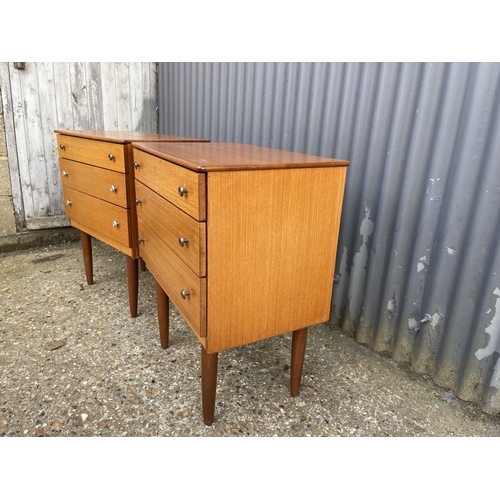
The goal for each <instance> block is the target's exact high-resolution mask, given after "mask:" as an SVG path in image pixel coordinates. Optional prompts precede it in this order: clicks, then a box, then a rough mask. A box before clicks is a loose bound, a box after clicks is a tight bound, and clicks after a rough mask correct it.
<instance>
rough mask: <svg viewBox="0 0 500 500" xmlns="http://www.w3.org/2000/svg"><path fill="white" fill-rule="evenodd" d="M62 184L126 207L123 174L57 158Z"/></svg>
mask: <svg viewBox="0 0 500 500" xmlns="http://www.w3.org/2000/svg"><path fill="white" fill-rule="evenodd" d="M59 167H60V171H61V179H62V184H63V186H66V187H69V188H72V189H76V190H77V191H81V192H83V193H87V194H90V195H91V196H95V197H97V198H100V199H101V200H104V201H109V202H110V203H114V204H115V205H119V206H121V207H124V208H127V207H128V196H127V184H126V178H125V174H122V173H120V172H113V171H112V170H107V169H105V168H99V167H92V166H90V165H86V164H85V163H79V162H76V161H72V160H66V159H65V158H61V159H60V160H59Z"/></svg>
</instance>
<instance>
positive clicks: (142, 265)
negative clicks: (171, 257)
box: [139, 258, 146, 272]
mask: <svg viewBox="0 0 500 500" xmlns="http://www.w3.org/2000/svg"><path fill="white" fill-rule="evenodd" d="M139 263H140V265H141V271H142V272H144V271H145V270H146V263H145V262H144V261H143V260H142V259H141V258H139Z"/></svg>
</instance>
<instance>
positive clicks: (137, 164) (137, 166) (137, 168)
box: [134, 161, 141, 170]
mask: <svg viewBox="0 0 500 500" xmlns="http://www.w3.org/2000/svg"><path fill="white" fill-rule="evenodd" d="M134 168H135V169H136V170H139V169H140V168H141V165H140V164H139V163H137V162H136V161H134Z"/></svg>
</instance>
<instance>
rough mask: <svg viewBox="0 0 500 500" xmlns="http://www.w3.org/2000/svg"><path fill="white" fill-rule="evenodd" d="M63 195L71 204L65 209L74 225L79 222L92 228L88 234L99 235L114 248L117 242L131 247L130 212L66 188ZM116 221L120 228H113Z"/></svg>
mask: <svg viewBox="0 0 500 500" xmlns="http://www.w3.org/2000/svg"><path fill="white" fill-rule="evenodd" d="M63 195H64V200H65V202H66V201H69V202H70V203H71V204H70V205H65V208H66V215H67V216H68V217H69V219H71V222H72V225H74V224H73V222H79V223H80V224H81V225H83V226H85V227H86V228H92V230H91V231H90V232H89V231H86V232H88V233H89V234H91V235H92V236H95V237H97V235H99V239H101V240H102V241H104V242H105V243H109V244H110V245H112V246H114V243H115V242H116V243H119V244H120V245H122V246H130V241H129V217H130V211H129V210H127V209H126V208H122V207H119V206H117V205H113V204H112V203H108V202H106V201H103V200H100V199H98V198H94V197H93V196H89V195H88V194H85V193H81V192H80V191H76V190H75V189H71V188H68V187H64V186H63ZM114 221H116V222H117V223H118V226H116V227H114V226H113V222H114ZM75 227H77V226H76V225H75ZM79 229H82V228H80V227H79ZM82 230H83V231H85V229H82Z"/></svg>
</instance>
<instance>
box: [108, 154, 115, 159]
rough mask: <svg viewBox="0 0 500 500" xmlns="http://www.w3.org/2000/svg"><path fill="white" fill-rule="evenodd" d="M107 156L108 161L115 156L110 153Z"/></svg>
mask: <svg viewBox="0 0 500 500" xmlns="http://www.w3.org/2000/svg"><path fill="white" fill-rule="evenodd" d="M108 158H109V161H113V160H114V159H115V157H114V156H113V155H112V154H111V153H109V155H108Z"/></svg>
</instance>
